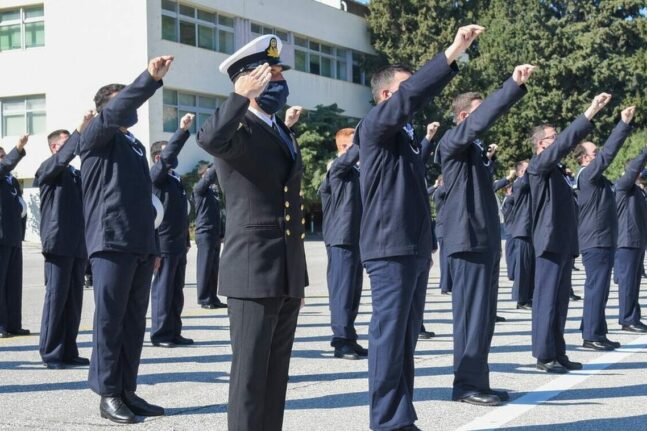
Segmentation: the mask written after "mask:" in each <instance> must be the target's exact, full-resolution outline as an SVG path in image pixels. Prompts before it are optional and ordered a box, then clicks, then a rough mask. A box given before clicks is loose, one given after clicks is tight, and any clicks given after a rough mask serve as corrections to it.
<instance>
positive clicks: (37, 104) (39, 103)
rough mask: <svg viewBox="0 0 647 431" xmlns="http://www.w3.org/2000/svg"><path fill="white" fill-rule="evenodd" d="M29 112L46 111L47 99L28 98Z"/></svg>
mask: <svg viewBox="0 0 647 431" xmlns="http://www.w3.org/2000/svg"><path fill="white" fill-rule="evenodd" d="M27 110H29V111H38V110H45V98H44V97H28V98H27Z"/></svg>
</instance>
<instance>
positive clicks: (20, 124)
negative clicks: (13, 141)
mask: <svg viewBox="0 0 647 431" xmlns="http://www.w3.org/2000/svg"><path fill="white" fill-rule="evenodd" d="M2 120H3V121H2V134H3V135H4V136H20V135H22V134H24V133H25V132H26V130H25V115H24V114H22V115H5V116H3V117H2Z"/></svg>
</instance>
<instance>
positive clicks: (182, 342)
mask: <svg viewBox="0 0 647 431" xmlns="http://www.w3.org/2000/svg"><path fill="white" fill-rule="evenodd" d="M173 343H175V344H176V345H178V346H189V345H191V344H193V340H192V339H191V338H184V337H183V336H181V335H178V336H177V337H175V338H174V339H173Z"/></svg>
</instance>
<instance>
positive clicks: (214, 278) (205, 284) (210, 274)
mask: <svg viewBox="0 0 647 431" xmlns="http://www.w3.org/2000/svg"><path fill="white" fill-rule="evenodd" d="M196 244H197V246H198V259H197V260H198V268H197V271H196V278H197V285H198V286H197V287H198V304H201V305H210V304H211V305H213V304H218V303H220V300H219V299H218V296H217V295H218V269H219V268H220V241H217V242H209V241H199V240H196Z"/></svg>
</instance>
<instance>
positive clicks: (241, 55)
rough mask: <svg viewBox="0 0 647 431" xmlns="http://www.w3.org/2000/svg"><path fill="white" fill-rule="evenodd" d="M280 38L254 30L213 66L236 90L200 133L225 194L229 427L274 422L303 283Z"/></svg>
mask: <svg viewBox="0 0 647 431" xmlns="http://www.w3.org/2000/svg"><path fill="white" fill-rule="evenodd" d="M281 48H282V43H281V40H280V39H279V38H278V37H277V36H275V35H265V36H261V37H259V38H257V39H254V40H253V41H251V42H250V43H248V44H247V45H245V46H244V47H243V48H241V49H240V50H238V51H237V52H236V53H235V54H233V55H232V56H231V57H229V58H228V59H227V60H225V61H224V62H223V63H222V64H221V65H220V71H221V72H223V73H227V74H228V75H229V77H230V78H231V80H232V82H233V83H234V92H233V93H231V94H230V95H229V97H228V98H227V100H226V101H225V102H224V103H223V105H222V106H221V107H220V109H218V110H217V111H216V112H215V113H214V115H212V116H211V118H209V120H207V121H206V122H205V123H204V124H203V125H202V128H201V130H200V131H199V132H198V144H199V145H200V146H201V147H202V148H204V149H205V150H206V151H207V152H208V153H210V154H212V155H213V156H214V166H215V167H216V171H217V175H218V179H219V181H220V185H221V186H222V190H223V192H224V194H225V200H226V202H227V205H226V211H227V230H226V233H225V241H224V248H223V253H222V258H221V270H220V287H219V293H220V294H221V295H224V296H227V297H228V298H227V304H228V306H229V309H228V310H229V319H230V335H231V347H232V350H233V356H232V363H231V376H230V381H229V403H228V410H227V421H228V427H229V430H230V431H231V430H236V431H243V430H249V431H257V430H265V431H271V430H280V429H281V427H282V423H283V410H284V407H285V391H286V387H287V381H288V369H289V365H290V354H291V352H292V343H293V341H294V331H295V329H296V325H297V317H298V315H299V305H300V303H301V299H302V298H303V297H304V287H305V286H306V285H307V284H308V277H307V272H306V260H305V252H304V248H303V240H304V238H305V220H304V218H303V201H302V198H301V196H300V189H301V177H302V176H303V162H302V160H301V152H300V151H299V146H298V144H297V141H296V139H295V137H294V135H293V133H292V132H291V130H290V126H292V125H293V124H294V123H296V121H297V120H298V118H299V113H300V108H298V107H297V108H296V109H295V108H291V109H289V110H288V112H287V114H286V119H285V123H284V122H283V121H282V120H281V119H280V118H278V117H277V116H276V113H277V112H279V111H280V110H281V109H282V108H283V107H284V106H285V104H286V100H287V97H288V85H287V82H286V81H285V78H284V77H283V72H284V71H285V70H287V69H288V66H286V65H284V64H283V63H281V60H280V58H279V55H280V53H281Z"/></svg>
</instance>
